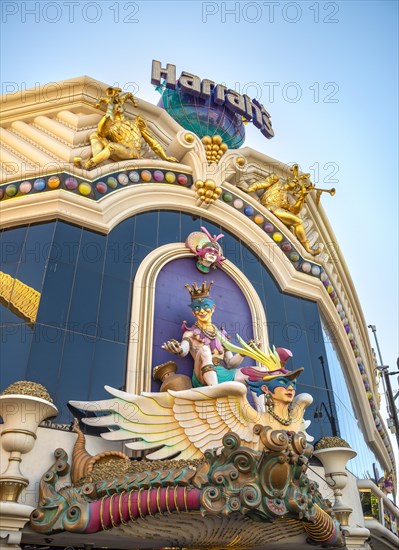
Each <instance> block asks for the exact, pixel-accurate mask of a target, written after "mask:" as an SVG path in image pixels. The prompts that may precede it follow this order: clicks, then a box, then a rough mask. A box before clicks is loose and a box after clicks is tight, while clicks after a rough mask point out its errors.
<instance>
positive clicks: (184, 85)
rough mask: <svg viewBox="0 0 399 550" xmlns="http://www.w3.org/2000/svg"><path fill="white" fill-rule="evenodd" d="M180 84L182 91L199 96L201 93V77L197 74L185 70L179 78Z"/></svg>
mask: <svg viewBox="0 0 399 550" xmlns="http://www.w3.org/2000/svg"><path fill="white" fill-rule="evenodd" d="M179 86H180V89H181V91H182V92H184V93H186V94H190V95H193V96H195V97H198V96H199V95H200V94H201V79H200V78H199V77H198V76H196V75H195V74H190V73H186V71H183V72H182V73H181V75H180V78H179Z"/></svg>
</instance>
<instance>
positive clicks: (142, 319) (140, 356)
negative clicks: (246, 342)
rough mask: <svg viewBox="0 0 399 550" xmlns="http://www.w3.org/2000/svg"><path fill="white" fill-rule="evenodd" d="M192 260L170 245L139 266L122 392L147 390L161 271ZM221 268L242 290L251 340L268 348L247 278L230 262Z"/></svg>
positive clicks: (178, 245)
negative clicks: (252, 338)
mask: <svg viewBox="0 0 399 550" xmlns="http://www.w3.org/2000/svg"><path fill="white" fill-rule="evenodd" d="M187 257H192V254H191V252H190V251H189V250H187V248H186V247H185V246H184V243H171V244H167V245H164V246H161V247H159V248H157V249H156V250H154V251H153V252H150V254H148V255H147V256H146V258H145V259H144V260H143V261H142V263H141V264H140V267H139V269H138V270H137V273H136V277H135V279H134V284H133V296H132V309H131V318H130V334H129V342H130V344H129V351H128V359H127V372H126V391H127V392H130V393H140V392H143V391H149V390H150V388H151V372H152V349H153V330H152V328H153V323H154V313H155V308H154V306H155V288H156V282H157V278H158V275H159V273H160V271H161V269H162V268H163V267H164V266H165V265H166V264H167V263H169V262H171V261H172V260H176V259H178V258H187ZM220 269H222V270H223V271H224V272H225V273H226V274H227V275H228V276H229V277H230V278H231V279H232V280H233V281H234V282H235V283H236V284H237V285H238V286H239V287H240V288H241V290H242V292H243V294H244V297H245V299H246V301H247V303H248V306H249V310H250V312H251V317H252V320H253V330H254V337H255V338H256V339H259V340H260V341H261V342H262V343H264V345H265V346H268V345H269V341H268V334H267V324H266V314H265V311H264V309H263V305H262V302H261V300H260V298H259V296H258V294H257V292H256V290H255V288H254V287H253V286H252V284H251V282H250V281H249V279H248V278H247V277H246V276H245V275H244V274H243V273H242V271H241V270H240V269H238V268H237V267H236V266H235V265H234V264H233V263H232V262H230V261H229V260H225V261H224V262H223V265H222V267H221V268H220Z"/></svg>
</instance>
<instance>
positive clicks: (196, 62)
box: [1, 0, 398, 388]
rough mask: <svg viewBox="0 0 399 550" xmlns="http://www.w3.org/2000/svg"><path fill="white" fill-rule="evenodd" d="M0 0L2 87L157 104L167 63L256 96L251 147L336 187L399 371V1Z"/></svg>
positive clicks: (362, 282) (348, 250) (342, 236)
mask: <svg viewBox="0 0 399 550" xmlns="http://www.w3.org/2000/svg"><path fill="white" fill-rule="evenodd" d="M1 9H2V25H3V33H2V39H1V40H2V47H1V80H2V90H3V93H4V92H5V91H10V90H13V89H21V88H23V87H28V88H29V87H31V86H34V85H35V84H36V83H39V84H45V83H48V82H54V81H55V82H56V81H58V80H65V79H68V78H72V77H75V76H80V75H84V74H87V75H89V76H91V77H93V78H96V79H98V80H101V81H104V82H107V83H109V84H116V83H118V84H119V85H120V86H121V87H122V88H129V89H130V90H132V89H133V90H134V91H135V92H136V93H137V95H138V97H139V98H142V99H146V100H148V101H150V102H154V103H156V102H157V101H158V99H159V95H158V94H157V93H156V92H155V90H154V89H153V87H152V86H151V84H150V73H151V61H152V59H158V60H160V61H161V62H162V64H163V65H165V64H166V63H174V64H175V65H176V66H177V74H178V75H179V74H180V72H181V71H183V70H186V71H189V72H192V73H195V74H197V75H199V76H200V77H201V78H209V79H211V80H214V81H217V82H221V83H227V84H228V86H229V87H232V88H236V89H237V91H241V92H243V91H245V92H246V93H247V94H248V95H250V96H251V97H257V98H258V99H259V101H260V102H261V103H263V104H264V105H265V106H266V108H267V109H268V111H269V112H270V114H271V116H272V122H273V127H274V130H275V133H276V135H275V137H274V138H273V139H272V140H269V141H268V140H266V139H265V138H264V137H263V136H262V135H261V134H260V132H259V131H258V130H256V129H255V128H254V127H252V126H251V125H248V126H247V140H246V145H248V146H251V147H253V148H255V149H258V150H260V151H262V152H263V153H265V154H267V155H270V156H272V157H275V158H276V159H279V160H281V161H283V162H287V163H292V162H298V163H299V164H300V166H301V168H302V169H303V170H305V171H310V172H311V173H312V174H313V175H314V178H313V179H314V181H316V182H317V185H319V186H320V187H326V188H330V187H335V188H336V189H337V193H336V195H335V197H333V198H332V197H330V196H329V195H324V196H323V199H322V201H323V206H324V208H325V210H326V212H327V215H328V217H329V219H330V222H331V224H332V227H333V229H334V232H335V235H336V237H337V242H338V243H339V246H340V248H341V250H342V252H343V254H344V257H345V259H346V262H347V264H348V267H349V270H350V272H351V275H352V278H353V281H354V284H355V286H356V289H357V292H358V295H359V298H360V300H361V303H362V306H363V311H364V315H365V318H366V322H367V324H370V323H371V324H375V325H376V326H377V331H378V338H379V341H380V347H381V350H382V354H383V358H384V362H385V363H386V364H389V365H390V366H391V370H397V369H396V358H397V356H398V350H397V340H398V338H397V335H398V305H397V304H398V222H397V219H398V184H397V174H398V100H397V98H398V69H397V67H398V58H397V57H398V31H397V26H398V3H397V2H395V1H378V2H374V1H354V2H352V1H344V2H324V1H320V2H303V1H300V2H278V1H276V2H245V1H244V2H199V1H194V2H183V1H181V2H180V1H165V2H161V1H158V2H156V1H154V2H153V1H147V2H127V1H119V2H116V1H115V0H114V1H111V2H108V1H97V2H91V1H79V2H76V1H75V2H72V1H53V2H51V1H35V2H30V1H25V2H18V1H7V0H3V2H2V6H1ZM272 83H273V84H272ZM272 91H273V92H274V94H272ZM312 171H313V172H312ZM316 171H318V175H317V173H316ZM371 336H372V335H371ZM372 343H374V342H372ZM393 384H394V387H395V388H396V387H397V384H396V380H393Z"/></svg>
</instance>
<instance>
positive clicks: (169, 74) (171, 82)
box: [151, 59, 176, 90]
mask: <svg viewBox="0 0 399 550" xmlns="http://www.w3.org/2000/svg"><path fill="white" fill-rule="evenodd" d="M163 78H164V79H165V80H166V87H167V88H170V89H171V90H174V89H175V86H176V65H171V64H170V63H168V64H167V65H166V69H162V68H161V63H160V62H159V61H156V60H155V59H153V60H152V70H151V84H153V85H154V86H160V85H161V79H163Z"/></svg>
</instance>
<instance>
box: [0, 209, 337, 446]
mask: <svg viewBox="0 0 399 550" xmlns="http://www.w3.org/2000/svg"><path fill="white" fill-rule="evenodd" d="M202 224H204V225H206V227H207V229H208V230H209V232H210V233H211V234H214V233H216V234H218V233H220V232H223V233H224V234H225V237H224V238H223V239H222V241H221V244H222V246H223V250H224V254H225V256H226V257H227V258H228V259H229V260H231V261H232V262H233V263H234V264H235V265H236V266H237V267H238V268H239V269H240V270H242V272H243V273H244V274H245V275H246V276H247V277H248V279H249V280H250V281H251V283H252V285H253V286H254V287H255V289H256V291H257V292H258V295H259V297H260V299H261V301H262V303H263V305H264V308H265V311H266V318H267V323H268V327H267V328H268V333H269V340H270V342H271V343H272V344H275V345H276V346H282V347H287V348H289V349H291V350H292V352H293V354H294V358H293V361H292V362H291V365H290V368H291V369H294V368H298V367H300V366H304V367H305V371H304V373H303V374H302V375H301V378H300V380H299V388H298V392H308V393H310V394H312V395H313V397H314V403H313V405H312V406H311V407H310V409H308V412H307V414H306V418H307V419H310V420H312V425H311V428H310V432H311V433H312V435H313V436H314V437H315V439H316V440H317V439H319V438H320V437H322V436H323V435H331V434H332V433H333V426H332V425H331V421H329V420H328V418H327V417H326V415H325V416H324V420H323V421H320V419H318V420H319V421H317V422H316V421H314V419H313V416H314V412H315V411H316V410H318V408H320V406H321V404H322V403H324V404H328V406H330V407H331V412H332V415H333V416H334V417H335V418H336V404H335V395H334V392H333V391H332V387H331V379H330V375H329V365H328V359H327V356H326V349H325V345H324V340H323V332H322V327H321V321H320V314H319V311H318V307H317V304H316V303H315V302H312V301H310V300H305V299H302V298H300V297H296V296H291V295H288V294H284V293H282V292H281V291H280V289H279V287H278V285H277V283H276V281H275V280H274V279H273V277H272V275H271V274H270V272H269V270H268V269H267V267H266V265H267V263H268V262H269V261H271V259H270V253H271V252H272V248H270V249H265V250H257V251H256V254H255V253H254V252H253V251H251V250H250V249H249V248H248V247H247V246H246V245H245V244H244V243H242V242H241V241H240V240H239V239H237V238H236V237H235V236H234V235H232V234H230V233H228V232H226V231H225V230H224V229H223V227H220V226H216V225H215V224H212V223H211V222H209V221H208V220H206V219H202V218H199V217H194V216H190V215H189V214H185V213H180V212H169V211H168V212H167V211H152V212H146V213H142V214H139V215H137V216H134V217H132V218H129V219H127V220H125V221H123V222H122V223H120V224H119V225H118V226H117V227H115V228H114V229H113V230H112V231H111V232H110V233H109V234H108V235H101V234H98V233H95V232H93V231H89V230H87V229H84V228H82V227H77V226H74V225H70V224H68V223H65V222H62V221H55V222H51V223H43V224H37V225H31V226H27V227H20V228H13V229H9V230H5V231H3V232H2V235H1V241H0V242H1V260H2V270H3V271H4V272H6V273H9V274H10V275H12V276H13V277H16V278H17V279H19V280H21V281H22V282H24V283H25V284H27V285H29V286H32V287H33V288H35V289H36V290H38V291H40V292H41V293H42V297H41V301H40V307H39V311H38V315H37V321H36V324H35V326H34V327H32V326H30V325H28V324H27V323H25V322H23V321H22V320H21V319H19V318H18V317H17V316H16V314H15V313H12V312H11V310H10V309H8V308H7V307H4V306H3V307H1V308H0V313H1V365H2V367H1V388H2V389H3V388H5V387H6V386H8V385H9V384H10V383H11V382H14V381H16V380H20V379H29V380H33V381H36V382H40V383H42V384H44V385H45V386H46V387H47V389H48V390H49V392H50V394H51V395H52V397H53V399H54V401H55V403H56V405H57V407H58V408H59V410H60V415H59V417H58V419H57V421H58V422H64V423H68V422H70V421H71V419H72V417H71V413H70V411H69V410H68V408H67V406H66V404H67V402H68V400H70V399H78V400H85V399H90V400H95V399H102V398H104V397H106V396H107V394H106V392H105V390H104V388H103V387H104V385H105V384H109V385H111V386H113V387H117V388H122V387H123V386H124V384H125V372H126V361H127V351H128V329H129V322H130V311H131V301H132V287H133V281H134V277H135V274H136V271H137V269H138V267H139V265H140V263H141V262H142V260H143V259H144V258H145V257H146V256H147V254H148V253H149V252H151V251H152V250H154V249H155V248H157V247H159V246H161V245H163V244H167V243H171V242H184V240H185V239H186V237H187V235H188V234H189V233H190V232H192V231H198V230H199V227H200V226H201V225H202ZM262 260H263V261H262ZM265 264H266V265H265ZM320 356H322V357H324V360H325V371H324V373H323V370H322V368H321V363H320V360H319V357H320ZM338 431H339V426H338Z"/></svg>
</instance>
